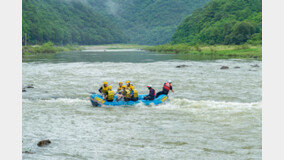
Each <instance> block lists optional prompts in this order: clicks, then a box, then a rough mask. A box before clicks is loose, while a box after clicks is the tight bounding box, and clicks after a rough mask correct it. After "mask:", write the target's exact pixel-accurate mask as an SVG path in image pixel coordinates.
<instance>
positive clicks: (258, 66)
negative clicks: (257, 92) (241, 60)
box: [250, 64, 259, 67]
mask: <svg viewBox="0 0 284 160" xmlns="http://www.w3.org/2000/svg"><path fill="white" fill-rule="evenodd" d="M250 66H252V67H259V65H257V64H255V65H250Z"/></svg>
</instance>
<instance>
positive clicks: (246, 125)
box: [22, 50, 262, 160]
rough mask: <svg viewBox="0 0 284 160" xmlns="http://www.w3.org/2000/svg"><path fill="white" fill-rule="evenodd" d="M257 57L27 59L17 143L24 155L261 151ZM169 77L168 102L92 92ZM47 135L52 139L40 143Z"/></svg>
mask: <svg viewBox="0 0 284 160" xmlns="http://www.w3.org/2000/svg"><path fill="white" fill-rule="evenodd" d="M177 65H187V66H188V67H185V68H176V66H177ZM223 65H226V66H229V67H230V68H229V69H228V70H221V69H220V67H221V66H223ZM252 65H258V66H259V67H253V66H252ZM237 66H238V67H240V68H234V67H237ZM261 66H262V65H261V61H255V60H180V58H178V57H176V56H175V55H164V54H154V53H148V52H143V51H131V50H130V51H120V52H110V51H103V52H94V51H84V52H69V53H60V54H55V55H52V56H49V57H40V58H36V59H25V61H24V62H23V65H22V67H23V86H26V85H28V84H33V85H34V87H35V88H30V89H29V88H28V89H26V90H27V92H23V95H22V97H23V107H22V114H23V116H22V117H23V119H22V121H23V122H22V124H23V126H22V128H23V133H22V134H23V138H22V139H23V143H22V146H23V147H22V148H23V151H31V152H34V154H25V153H23V159H29V160H33V159H34V160H41V159H48V160H50V159H60V160H61V159H68V160H69V159H74V160H75V159H198V160H200V159H210V160H211V159H238V160H239V159H261V154H262V152H261V150H262V144H261V143H262V140H261V139H262V134H261V132H262V107H261V97H262V95H261V88H262V86H261V85H262V79H261V77H262V72H261ZM168 79H170V80H172V81H173V89H174V91H175V93H174V94H173V93H170V94H169V95H170V101H169V102H168V103H167V104H165V105H160V106H144V105H141V104H139V105H136V106H128V107H127V106H122V107H101V108H95V107H92V106H91V103H90V101H89V95H90V94H89V92H97V90H98V89H99V87H100V86H101V85H102V83H103V81H107V82H108V83H109V84H111V85H112V86H113V88H115V89H116V88H117V86H118V82H119V81H123V82H125V81H126V80H130V81H131V82H132V83H133V84H134V86H135V88H136V89H137V90H138V92H139V93H140V94H146V93H147V92H148V91H147V88H146V86H147V85H148V84H151V85H152V86H153V87H154V88H155V89H156V91H159V90H161V88H162V84H163V83H164V82H165V81H166V80H168ZM43 139H50V140H51V144H50V145H48V146H46V147H37V145H36V144H37V142H38V141H40V140H43Z"/></svg>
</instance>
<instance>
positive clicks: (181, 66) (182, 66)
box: [176, 64, 188, 68]
mask: <svg viewBox="0 0 284 160" xmlns="http://www.w3.org/2000/svg"><path fill="white" fill-rule="evenodd" d="M185 67H188V65H185V64H182V65H179V66H176V68H185Z"/></svg>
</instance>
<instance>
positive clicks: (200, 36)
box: [171, 0, 262, 45]
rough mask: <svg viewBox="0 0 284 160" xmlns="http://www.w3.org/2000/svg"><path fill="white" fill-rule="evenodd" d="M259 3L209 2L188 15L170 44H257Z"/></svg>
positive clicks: (254, 0)
mask: <svg viewBox="0 0 284 160" xmlns="http://www.w3.org/2000/svg"><path fill="white" fill-rule="evenodd" d="M261 40H262V1H261V0H212V1H210V2H208V3H207V4H206V5H205V6H204V7H202V8H200V9H197V10H196V11H194V12H193V14H191V15H189V16H188V17H187V18H186V19H185V20H184V22H182V24H181V25H180V26H179V27H178V29H177V31H176V32H175V33H174V35H173V37H172V42H171V43H172V44H178V43H187V44H210V45H212V44H243V43H252V44H261Z"/></svg>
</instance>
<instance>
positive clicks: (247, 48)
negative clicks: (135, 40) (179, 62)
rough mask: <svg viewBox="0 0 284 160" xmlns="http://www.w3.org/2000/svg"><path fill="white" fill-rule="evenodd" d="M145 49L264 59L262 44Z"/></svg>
mask: <svg viewBox="0 0 284 160" xmlns="http://www.w3.org/2000/svg"><path fill="white" fill-rule="evenodd" d="M143 49H144V50H148V51H153V52H160V53H168V54H187V55H190V54H192V55H204V56H218V57H224V58H240V59H241V58H255V59H259V60H261V59H262V46H261V45H255V46H254V45H248V44H245V45H194V46H190V45H187V44H176V45H168V44H166V45H158V46H150V47H145V48H143Z"/></svg>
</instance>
